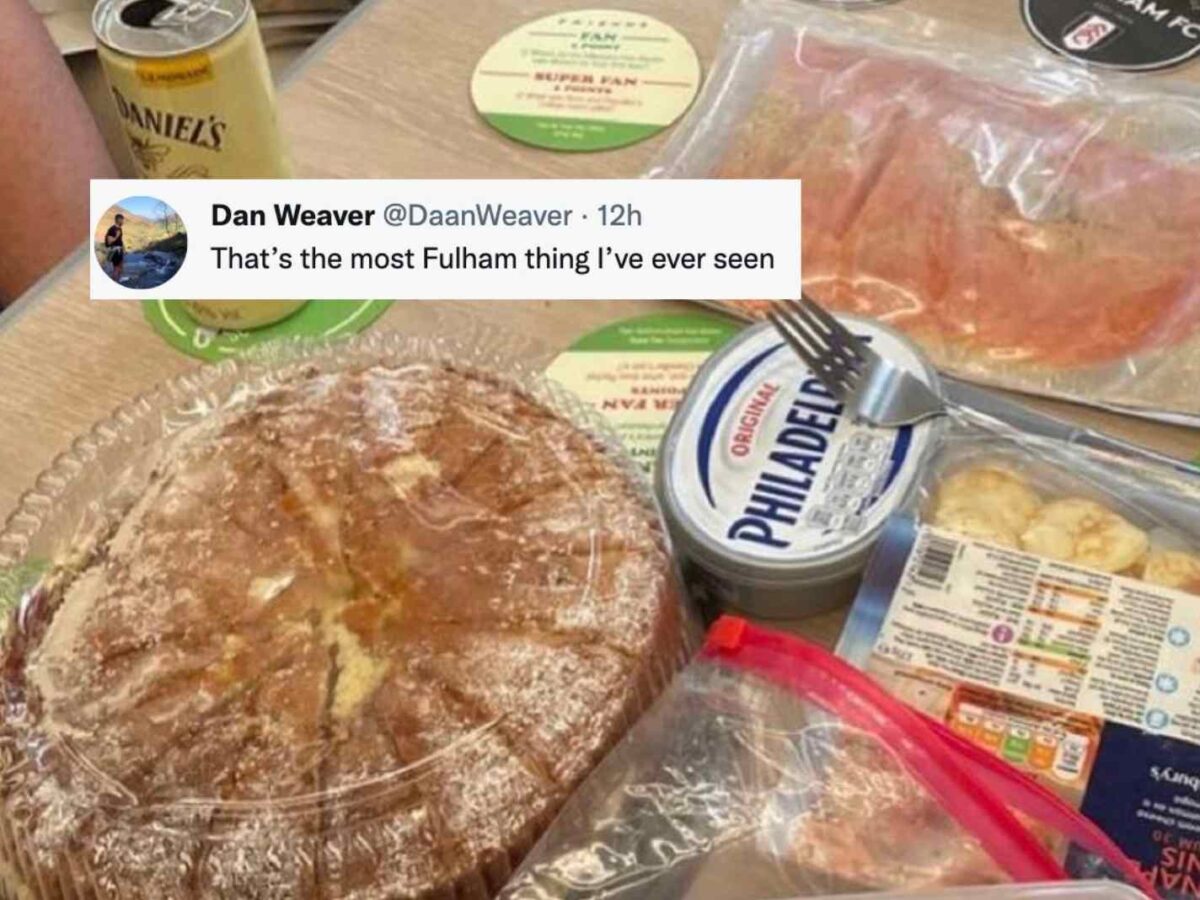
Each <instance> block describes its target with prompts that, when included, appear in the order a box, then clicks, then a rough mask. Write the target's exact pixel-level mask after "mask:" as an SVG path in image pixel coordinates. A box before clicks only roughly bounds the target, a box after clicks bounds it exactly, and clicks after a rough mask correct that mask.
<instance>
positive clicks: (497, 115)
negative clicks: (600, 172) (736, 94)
mask: <svg viewBox="0 0 1200 900" xmlns="http://www.w3.org/2000/svg"><path fill="white" fill-rule="evenodd" d="M699 88H700V59H699V57H698V56H697V55H696V51H695V48H693V47H692V45H691V43H690V42H689V41H688V39H687V38H686V37H684V36H683V35H682V34H680V33H679V32H678V31H676V30H675V29H674V28H672V27H671V26H670V25H667V24H666V23H664V22H660V21H659V20H658V19H654V18H651V17H650V16H646V15H642V14H641V13H634V12H625V11H623V10H612V9H579V10H572V11H569V12H559V13H554V14H553V15H549V16H544V17H543V18H540V19H537V20H535V21H532V22H527V23H525V24H524V25H522V26H520V27H519V28H516V29H514V30H513V31H510V32H509V33H508V34H506V35H504V36H503V37H501V38H500V39H499V40H498V41H497V42H496V43H495V44H493V45H492V46H491V47H490V48H489V49H488V51H487V52H486V53H484V55H483V57H482V58H481V59H480V60H479V64H478V65H477V66H476V67H475V72H474V74H473V75H472V76H471V100H472V102H474V104H475V108H476V109H477V110H478V111H479V114H480V115H481V116H483V118H484V120H485V121H486V122H487V123H488V124H490V125H491V126H492V127H493V128H495V129H497V130H499V131H501V132H502V133H504V134H506V135H508V136H509V137H510V138H512V139H514V140H517V141H521V142H522V143H526V144H532V145H533V146H535V147H546V148H549V149H551V150H607V149H610V148H613V147H624V146H626V145H627V144H632V143H635V142H637V141H640V140H643V139H645V138H648V137H650V136H651V135H652V134H657V133H658V132H660V131H662V130H663V129H664V128H666V127H667V126H668V125H670V124H671V123H672V122H674V121H675V120H676V119H678V118H679V117H680V116H681V115H683V113H684V111H685V110H687V108H688V107H689V106H690V105H691V103H692V100H693V99H695V97H696V91H697V90H699Z"/></svg>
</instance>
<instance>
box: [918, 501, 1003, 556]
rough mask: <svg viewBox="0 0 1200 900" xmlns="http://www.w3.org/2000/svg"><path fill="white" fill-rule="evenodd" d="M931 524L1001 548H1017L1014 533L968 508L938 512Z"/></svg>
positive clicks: (959, 507)
mask: <svg viewBox="0 0 1200 900" xmlns="http://www.w3.org/2000/svg"><path fill="white" fill-rule="evenodd" d="M933 524H934V525H936V526H938V527H939V528H945V529H947V530H948V531H954V532H957V533H958V534H961V535H964V536H965V537H972V538H975V539H976V540H980V541H987V542H988V543H991V544H999V545H1000V546H1001V547H1013V548H1014V549H1015V548H1016V547H1017V535H1016V532H1015V531H1013V530H1011V529H1009V528H1005V527H1004V524H1003V523H1002V522H999V521H997V519H996V518H995V517H992V516H989V515H987V514H986V513H984V512H980V511H979V510H976V509H971V508H970V507H966V506H952V507H947V508H945V509H943V510H939V511H938V512H937V513H935V514H934V519H933Z"/></svg>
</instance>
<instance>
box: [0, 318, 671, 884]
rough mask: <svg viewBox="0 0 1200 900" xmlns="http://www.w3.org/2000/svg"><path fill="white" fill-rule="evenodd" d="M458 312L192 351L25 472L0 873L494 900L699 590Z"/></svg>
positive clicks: (586, 452) (555, 390) (565, 406)
mask: <svg viewBox="0 0 1200 900" xmlns="http://www.w3.org/2000/svg"><path fill="white" fill-rule="evenodd" d="M447 330H448V331H449V332H450V333H452V334H454V337H453V338H446V339H421V338H412V337H406V336H401V335H396V334H376V335H371V336H368V337H366V338H360V339H355V340H350V341H346V342H341V343H334V344H320V345H314V344H305V343H300V342H296V343H288V344H281V345H275V346H272V347H268V348H266V349H264V350H263V351H262V353H256V354H252V355H251V356H249V357H247V358H246V359H243V360H239V361H229V362H225V363H222V364H220V365H217V366H211V367H206V368H203V369H200V370H198V371H196V372H194V373H192V374H189V375H187V376H184V377H183V378H180V379H177V380H175V381H172V382H170V383H168V384H166V385H163V386H162V387H160V388H159V389H157V390H155V391H153V392H151V393H149V394H147V395H144V396H142V397H139V398H136V399H134V400H132V401H131V402H130V403H129V404H127V405H126V406H124V407H122V408H121V409H119V410H117V411H116V412H115V413H114V414H113V416H112V417H111V418H109V419H107V420H106V421H104V422H101V423H100V424H98V425H97V426H96V427H95V428H94V429H93V430H92V431H91V432H89V433H88V434H87V435H85V436H83V437H81V438H80V439H79V440H78V441H77V442H76V443H75V445H74V446H73V447H72V449H71V450H70V451H69V452H68V453H66V454H64V455H63V456H62V457H60V458H59V459H58V460H56V461H55V463H54V464H53V466H52V467H51V469H50V470H49V471H48V472H46V473H45V474H44V475H42V476H41V477H40V478H39V479H38V482H37V485H36V487H35V488H34V489H33V490H32V491H31V492H29V493H28V494H27V495H25V497H24V498H23V499H22V501H21V503H20V506H19V508H18V510H17V511H16V512H15V513H14V515H13V516H12V517H11V518H10V519H9V521H8V523H7V525H6V526H5V528H4V530H3V531H2V532H0V569H3V570H6V571H10V572H16V573H19V574H18V575H16V576H15V578H16V580H17V583H18V588H17V591H18V596H16V597H15V598H14V600H15V602H16V605H15V608H14V609H12V610H11V611H10V614H9V617H8V618H7V622H8V624H7V628H6V630H5V633H4V636H3V644H2V651H0V656H2V659H3V663H2V664H0V682H2V683H3V693H2V701H0V703H2V705H0V714H2V721H0V776H2V777H0V893H4V892H5V891H7V892H8V893H9V894H11V895H12V896H19V897H22V898H26V897H32V898H37V900H50V898H54V900H58V898H61V897H109V896H120V897H125V898H146V900H151V898H153V900H163V898H168V897H171V898H176V897H184V896H203V897H213V898H230V900H232V898H246V897H255V898H263V900H267V898H279V900H284V898H293V897H302V896H321V897H328V898H344V900H366V898H378V897H381V896H410V895H426V894H430V895H434V894H437V895H443V894H445V895H450V894H453V895H454V896H457V897H485V896H489V895H491V894H493V893H494V892H495V891H497V890H498V889H499V887H500V886H501V885H502V884H503V883H504V881H505V880H506V879H507V877H508V876H509V874H510V873H511V871H512V868H513V866H515V864H516V863H517V862H518V861H519V860H520V858H521V856H522V855H523V854H524V853H525V851H526V850H527V849H528V848H529V846H530V845H531V844H532V842H533V841H534V840H535V839H536V837H537V835H538V834H539V832H540V831H541V830H542V829H543V828H544V827H545V825H546V824H547V823H548V821H549V820H550V818H551V817H552V816H553V814H554V812H555V811H556V809H557V807H558V806H559V804H560V803H561V802H562V801H563V799H564V798H565V797H566V796H567V794H568V793H569V792H570V790H571V789H572V788H573V787H574V785H575V784H576V783H577V782H578V781H579V780H580V779H582V778H583V777H584V775H585V774H586V773H587V771H588V770H589V769H590V768H591V766H592V765H593V764H594V763H595V762H596V761H597V760H598V759H599V758H600V756H601V755H602V754H603V753H604V752H605V751H606V750H607V749H608V747H609V746H610V745H611V744H612V743H613V742H614V741H615V740H617V739H618V738H619V737H620V735H621V734H622V733H623V731H624V730H625V729H626V728H627V727H628V726H629V725H630V723H632V722H633V721H634V720H635V719H636V718H637V717H638V715H639V714H640V713H641V711H642V710H643V709H644V708H645V707H646V706H647V705H648V704H649V703H650V702H651V700H652V699H653V697H654V696H655V695H656V694H657V693H658V692H659V691H660V690H661V689H662V688H663V686H664V685H665V684H666V682H667V681H668V680H669V679H670V677H671V675H672V674H673V672H674V671H675V670H676V669H677V667H678V666H679V665H680V664H681V662H682V660H683V658H684V656H685V654H686V649H687V635H688V633H689V630H688V621H689V615H688V612H687V610H686V608H685V607H684V605H683V603H682V600H681V595H680V592H679V590H678V588H677V582H676V579H675V575H674V570H673V563H672V561H671V556H670V549H669V546H668V543H667V540H666V536H665V534H664V532H663V529H662V527H661V524H660V520H659V517H658V513H657V509H656V506H655V503H654V500H653V497H652V494H651V493H650V491H649V487H648V485H647V484H646V483H645V481H644V478H643V477H642V475H641V473H640V470H639V469H638V467H637V466H636V465H634V464H633V463H632V462H631V461H629V460H628V458H627V457H626V456H625V454H624V452H623V451H622V450H621V449H620V446H619V442H618V441H617V440H616V438H615V437H614V436H613V435H612V434H611V433H610V432H609V431H608V430H607V429H606V428H605V426H604V425H603V424H602V423H601V421H600V420H599V419H598V418H597V417H596V416H595V415H594V414H593V413H591V412H590V411H589V410H588V409H587V408H586V407H585V405H584V404H583V403H582V402H581V401H579V400H578V399H576V398H574V397H573V395H570V394H568V393H566V392H565V391H563V390H562V389H561V388H559V387H557V386H556V385H554V384H552V383H550V382H547V381H545V380H543V379H541V378H539V377H538V376H536V375H534V374H532V373H530V372H527V371H526V370H524V369H523V368H522V366H521V365H520V363H519V362H518V361H517V359H515V358H514V354H513V353H512V352H510V351H511V350H513V349H515V348H516V346H518V345H519V342H517V341H515V339H511V338H509V337H508V336H506V335H504V334H503V333H496V332H492V331H489V330H484V329H480V328H472V327H470V326H465V327H464V323H462V322H458V323H456V327H455V328H454V329H453V330H450V329H449V328H448V329H447ZM499 373H503V374H499ZM438 892H441V893H440V894H439V893H438Z"/></svg>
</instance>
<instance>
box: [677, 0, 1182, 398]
mask: <svg viewBox="0 0 1200 900" xmlns="http://www.w3.org/2000/svg"><path fill="white" fill-rule="evenodd" d="M948 5H951V4H941V6H943V7H944V6H948ZM972 5H973V4H972ZM930 6H931V4H929V3H913V4H911V5H910V4H895V5H885V6H883V7H881V8H878V9H872V10H869V11H862V10H854V11H847V10H836V9H830V8H829V7H822V6H819V5H809V4H803V3H795V2H780V0H750V2H748V3H746V4H744V5H743V6H742V7H740V8H739V9H738V10H737V11H736V12H735V13H734V15H733V16H732V17H731V18H730V20H729V21H728V23H727V24H726V30H725V36H724V41H723V44H722V49H721V51H720V53H719V57H718V60H717V63H716V66H715V68H714V71H713V73H712V75H711V77H710V79H709V82H708V84H707V86H706V89H705V92H704V94H703V95H702V97H701V99H700V101H699V103H698V104H697V107H696V108H695V109H694V110H693V112H692V114H691V116H690V117H689V119H688V120H687V122H686V124H685V125H684V127H683V128H682V129H681V130H680V132H678V133H677V134H676V136H675V138H674V139H673V141H672V142H671V143H670V144H669V146H668V147H667V149H666V151H665V153H664V156H663V158H662V160H661V162H660V164H659V166H658V167H657V168H656V169H655V174H658V175H664V176H670V177H727V178H764V177H777V178H793V179H794V178H799V179H801V181H802V184H803V188H802V192H803V268H804V274H803V277H804V288H805V290H806V291H807V292H808V293H809V294H810V295H811V296H812V297H813V298H814V299H817V300H818V301H820V302H821V303H823V304H825V305H828V306H829V307H831V308H833V309H835V310H841V311H845V312H852V313H857V314H860V315H867V316H872V317H877V318H880V319H882V320H884V321H886V322H888V323H890V324H892V325H894V326H896V327H898V328H900V329H901V330H903V331H905V332H906V333H907V334H909V335H910V336H912V337H913V338H915V339H916V340H918V341H919V342H920V343H921V344H922V346H923V347H924V348H925V349H926V351H927V352H928V353H929V354H930V355H931V357H932V358H933V360H934V362H935V363H936V364H937V365H938V366H939V367H940V368H942V369H943V370H945V371H947V372H950V373H953V374H956V375H959V376H963V377H967V378H970V379H973V380H976V381H980V382H983V383H988V384H993V385H999V386H1003V387H1007V388H1012V389H1016V390H1022V391H1027V392H1033V393H1040V394H1047V395H1052V396H1060V397H1067V398H1071V399H1075V400H1081V401H1084V402H1089V403H1095V404H1099V405H1105V406H1112V407H1119V408H1129V409H1133V410H1136V411H1139V412H1142V413H1147V414H1153V415H1166V416H1184V417H1188V416H1198V415H1200V352H1198V351H1200V241H1197V237H1200V88H1198V87H1197V86H1196V84H1195V82H1194V81H1192V80H1191V79H1189V78H1180V77H1166V76H1162V75H1158V76H1146V75H1135V74H1129V73H1119V72H1105V71H1101V70H1098V69H1093V68H1088V67H1084V66H1082V65H1080V64H1079V63H1077V62H1075V61H1073V60H1069V59H1065V58H1062V57H1059V56H1056V55H1054V54H1052V53H1051V52H1050V51H1048V50H1046V49H1044V48H1043V47H1041V46H1039V45H1037V44H1036V43H1035V42H1034V41H1033V39H1032V38H1031V37H1030V36H1029V35H1028V34H1025V33H1023V30H1021V29H1020V28H1019V25H1012V26H1011V27H1008V28H999V29H988V28H985V27H983V26H981V25H978V24H973V25H967V24H963V23H961V22H953V21H951V20H950V19H949V18H947V17H944V16H941V15H937V14H934V13H933V12H931V11H929V7H930ZM1012 7H1013V8H1012V10H1011V15H1012V17H1013V18H1014V19H1015V18H1016V16H1017V4H1015V3H1014V4H1012ZM979 18H980V19H985V20H986V19H989V18H990V17H989V16H983V15H980V16H979ZM781 189H785V188H783V187H782V186H781ZM733 305H734V306H735V307H739V308H740V309H741V310H742V311H747V312H750V313H751V314H754V313H756V312H761V311H762V308H763V306H764V305H765V303H764V302H763V301H753V300H752V299H751V298H748V300H747V301H746V302H745V303H740V302H735V303H734V304H733Z"/></svg>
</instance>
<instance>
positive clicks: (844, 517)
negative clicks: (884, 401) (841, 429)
mask: <svg viewBox="0 0 1200 900" xmlns="http://www.w3.org/2000/svg"><path fill="white" fill-rule="evenodd" d="M891 452H892V441H891V440H890V439H889V438H887V437H884V436H883V435H878V434H871V433H870V432H868V431H866V430H862V431H858V432H857V433H854V434H852V435H851V437H850V438H849V439H848V440H847V441H846V442H845V443H844V444H843V445H842V446H841V447H840V448H838V452H837V456H836V458H835V459H834V461H833V467H832V469H831V471H830V475H829V487H828V488H827V489H826V492H825V493H824V495H822V496H821V497H819V498H817V502H815V503H812V504H811V505H810V506H809V507H808V510H807V512H806V513H805V514H804V520H805V521H806V522H807V523H808V524H809V525H811V526H812V527H813V528H817V529H821V530H824V531H833V532H838V533H841V534H858V533H859V532H861V531H862V530H863V525H864V523H865V521H866V519H865V514H866V511H867V508H868V507H869V506H870V504H871V503H872V502H874V500H875V499H876V498H877V497H878V496H879V495H880V494H882V493H883V491H884V488H886V487H887V479H888V476H889V475H890V474H891Z"/></svg>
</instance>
